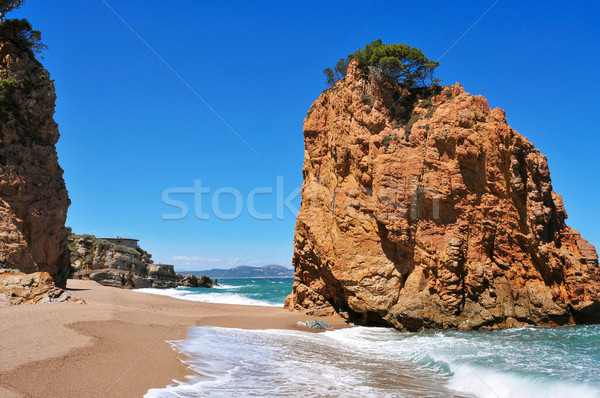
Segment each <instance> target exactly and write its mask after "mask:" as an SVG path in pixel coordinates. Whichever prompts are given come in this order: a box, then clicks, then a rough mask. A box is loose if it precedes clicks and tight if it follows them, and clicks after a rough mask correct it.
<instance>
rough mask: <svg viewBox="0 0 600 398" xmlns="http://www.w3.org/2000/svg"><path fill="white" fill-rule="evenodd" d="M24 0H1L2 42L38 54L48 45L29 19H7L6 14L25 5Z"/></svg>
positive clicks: (0, 35) (0, 29) (0, 23)
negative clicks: (43, 41)
mask: <svg viewBox="0 0 600 398" xmlns="http://www.w3.org/2000/svg"><path fill="white" fill-rule="evenodd" d="M23 3H24V0H0V42H10V43H13V44H14V45H16V46H17V47H19V48H21V49H23V50H27V51H31V52H32V53H33V54H38V53H40V52H41V51H42V50H44V49H46V48H47V46H46V45H45V44H44V43H42V34H41V32H40V31H39V30H35V29H33V28H32V27H31V24H30V23H29V21H28V20H27V19H6V20H5V17H6V14H7V13H9V12H11V11H12V10H14V9H16V8H19V7H20V6H21V5H23Z"/></svg>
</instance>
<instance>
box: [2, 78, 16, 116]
mask: <svg viewBox="0 0 600 398" xmlns="http://www.w3.org/2000/svg"><path fill="white" fill-rule="evenodd" d="M18 86H19V82H17V81H16V80H15V79H14V78H12V77H8V78H6V79H3V80H0V109H2V110H4V111H6V112H8V113H9V114H11V115H14V114H15V112H17V104H16V103H15V91H16V90H17V87H18Z"/></svg>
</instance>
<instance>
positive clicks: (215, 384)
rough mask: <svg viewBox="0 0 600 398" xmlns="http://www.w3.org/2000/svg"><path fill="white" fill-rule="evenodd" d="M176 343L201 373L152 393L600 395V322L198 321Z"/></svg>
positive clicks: (223, 297)
mask: <svg viewBox="0 0 600 398" xmlns="http://www.w3.org/2000/svg"><path fill="white" fill-rule="evenodd" d="M291 287H292V279H269V278H265V279H227V280H225V279H223V280H221V285H220V286H218V287H216V288H211V289H205V288H177V289H167V290H159V289H140V290H138V291H141V292H145V293H154V294H162V295H167V296H171V297H176V298H179V299H183V300H193V301H204V302H211V303H230V304H248V305H265V306H283V301H284V299H285V297H286V296H287V295H288V294H289V293H290V292H291ZM307 319H309V317H307ZM170 343H171V344H172V346H173V349H175V350H177V351H179V352H181V353H183V354H185V355H186V356H187V357H188V358H189V361H188V364H189V366H190V368H191V371H190V373H195V374H194V375H190V376H189V377H188V378H187V379H186V380H181V381H174V382H173V384H172V385H170V386H168V387H166V388H159V389H151V390H149V391H148V393H147V394H146V395H145V397H147V398H167V397H171V398H172V397H228V398H229V397H485V398H505V397H515V398H522V397H523V398H527V397H532V398H536V397H544V398H554V397H573V398H575V397H577V398H586V397H598V398H600V326H592V325H590V326H576V327H565V328H558V329H548V328H537V327H523V328H516V329H509V330H502V331H456V330H449V331H437V332H423V333H400V332H398V331H396V330H393V329H389V328H381V327H362V326H360V327H350V328H346V329H338V330H329V331H326V332H323V333H310V332H302V331H295V330H246V329H229V328H218V327H204V326H194V327H191V328H190V329H189V330H188V336H187V338H186V339H185V340H182V341H171V342H170ZM192 371H193V372H192Z"/></svg>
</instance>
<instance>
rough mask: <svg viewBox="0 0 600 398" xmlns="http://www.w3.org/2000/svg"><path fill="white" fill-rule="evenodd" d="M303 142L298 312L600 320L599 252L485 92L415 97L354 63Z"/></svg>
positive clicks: (512, 321)
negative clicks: (572, 222)
mask: <svg viewBox="0 0 600 398" xmlns="http://www.w3.org/2000/svg"><path fill="white" fill-rule="evenodd" d="M304 142H305V149H306V152H305V158H304V168H303V175H304V184H303V187H302V206H301V210H300V213H299V214H298V218H297V224H296V232H295V242H294V258H293V262H294V266H295V281H294V287H293V292H292V294H291V295H290V296H289V297H288V299H287V300H286V307H287V308H290V309H295V310H308V312H309V313H312V314H317V315H318V314H323V315H324V314H339V315H340V316H343V317H345V318H348V319H350V320H354V321H358V322H362V323H363V324H383V325H391V326H394V327H396V328H398V329H401V330H409V331H417V330H424V329H431V328H488V327H490V328H495V327H510V326H517V325H525V324H536V325H550V326H554V325H567V324H573V323H592V322H593V323H597V322H599V321H600V272H599V267H598V255H597V254H596V250H595V249H594V247H593V246H592V245H591V244H589V243H588V242H587V241H586V240H585V239H583V238H582V237H581V236H580V234H579V233H578V232H577V231H575V230H573V229H572V228H570V227H568V226H567V225H566V224H565V219H566V218H567V213H566V211H565V209H564V206H563V203H562V198H561V196H560V195H558V194H556V193H555V192H554V191H553V190H552V184H551V180H550V171H549V170H548V162H547V160H546V157H545V156H544V155H542V154H541V153H540V152H539V151H538V150H537V149H535V148H534V146H533V144H531V143H530V142H529V141H528V140H527V139H526V138H525V137H523V136H521V135H520V134H519V133H517V132H516V131H514V130H513V129H512V128H511V127H510V126H509V125H508V124H507V122H506V117H505V113H504V111H502V110H501V109H497V108H496V109H490V107H489V106H488V103H487V100H486V99H485V98H484V97H482V96H472V95H470V94H468V93H465V91H464V90H463V88H462V87H461V86H460V85H459V84H458V83H457V84H456V85H454V86H452V87H443V88H441V89H439V90H437V91H436V92H427V90H423V91H422V92H421V93H420V94H419V93H415V92H412V93H409V92H407V91H406V90H405V89H403V88H402V87H400V86H399V85H397V84H395V83H394V82H382V81H379V80H375V79H374V78H372V77H371V76H369V75H368V74H365V73H364V72H363V71H361V70H359V69H358V68H357V66H356V63H355V61H354V62H353V63H351V64H350V67H349V69H348V73H347V76H346V78H345V79H342V80H340V81H338V82H337V83H336V84H335V85H334V87H332V88H331V89H328V90H326V91H325V92H323V94H321V96H320V97H319V98H318V99H317V100H316V101H315V103H314V104H313V105H312V107H311V108H310V110H309V112H308V115H307V117H306V120H305V121H304Z"/></svg>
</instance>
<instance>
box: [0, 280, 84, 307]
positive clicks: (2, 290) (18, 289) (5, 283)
mask: <svg viewBox="0 0 600 398" xmlns="http://www.w3.org/2000/svg"><path fill="white" fill-rule="evenodd" d="M63 301H74V302H78V303H83V301H82V300H80V299H78V298H76V297H73V296H71V294H69V293H67V292H65V291H64V290H62V289H60V288H57V287H56V286H55V285H54V281H53V279H52V277H51V276H50V274H48V273H47V272H34V273H31V274H23V273H19V274H14V273H8V272H7V273H3V274H0V307H1V306H7V305H19V304H42V303H57V302H63Z"/></svg>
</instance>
